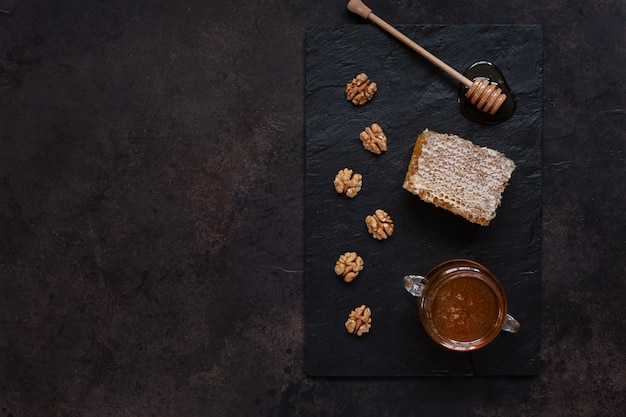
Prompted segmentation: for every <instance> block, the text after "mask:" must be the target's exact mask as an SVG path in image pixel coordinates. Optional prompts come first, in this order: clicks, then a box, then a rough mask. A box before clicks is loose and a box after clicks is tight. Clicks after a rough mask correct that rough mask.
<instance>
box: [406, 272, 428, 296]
mask: <svg viewBox="0 0 626 417" xmlns="http://www.w3.org/2000/svg"><path fill="white" fill-rule="evenodd" d="M402 280H403V281H404V289H405V290H407V291H408V292H409V293H411V294H412V295H414V296H415V297H421V296H422V292H424V288H425V287H426V283H427V282H428V280H427V279H426V278H424V277H423V276H421V275H407V276H405V277H404V278H403V279H402Z"/></svg>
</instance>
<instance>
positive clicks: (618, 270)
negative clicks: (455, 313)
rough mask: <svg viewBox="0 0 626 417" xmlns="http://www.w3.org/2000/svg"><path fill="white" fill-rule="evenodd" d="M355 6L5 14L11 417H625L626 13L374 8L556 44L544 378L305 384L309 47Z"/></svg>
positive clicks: (4, 248) (2, 384)
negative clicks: (316, 29) (509, 30)
mask: <svg viewBox="0 0 626 417" xmlns="http://www.w3.org/2000/svg"><path fill="white" fill-rule="evenodd" d="M345 3H346V2H342V1H330V0H322V1H316V2H311V3H310V4H309V3H305V2H302V1H293V2H282V1H276V0H268V1H265V2H245V1H241V0H230V1H211V2H206V1H197V0H187V1H185V0H183V1H179V2H175V1H163V0H155V1H132V0H131V1H121V0H111V1H95V0H91V1H88V0H84V1H79V0H67V1H63V2H51V1H47V0H46V1H44V0H13V1H11V0H1V1H0V10H2V12H0V141H1V144H0V274H1V281H0V297H1V298H0V303H1V304H0V416H2V417H9V416H12V417H24V416H97V417H99V416H181V415H185V416H233V415H237V416H257V415H261V416H292V415H300V416H307V415H309V416H329V415H333V416H359V415H360V416H370V415H371V416H391V415H401V414H404V415H406V414H419V415H424V416H434V415H437V416H443V415H463V416H502V415H507V416H527V415H529V416H550V417H552V416H609V415H616V416H617V415H620V414H621V413H622V410H623V409H625V408H626V400H625V394H624V392H625V391H626V382H625V381H626V375H625V373H626V363H625V361H626V359H624V358H625V355H624V354H623V346H624V344H625V342H626V341H625V336H624V334H625V332H624V329H623V317H624V315H625V314H626V307H625V304H624V301H623V295H624V293H625V288H624V286H625V284H624V279H625V275H626V274H625V272H626V271H625V268H624V249H625V246H626V245H625V242H626V238H625V237H624V236H626V230H625V222H624V214H625V207H626V199H625V196H624V185H623V180H624V162H625V159H626V157H625V156H624V141H625V139H624V136H623V134H624V127H625V125H624V98H625V95H624V91H623V81H622V79H621V78H622V77H623V68H624V64H625V63H624V57H625V56H626V53H625V51H624V48H625V42H624V41H625V36H626V35H625V34H624V30H623V28H624V23H625V19H624V2H623V1H621V0H601V1H594V2H589V1H586V0H585V1H582V0H572V1H558V0H556V1H549V2H543V1H535V0H530V1H529V0H524V1H521V0H512V1H510V2H506V3H503V2H502V1H495V0H485V1H480V2H475V1H471V2H462V3H461V2H456V1H449V0H440V1H436V2H426V1H403V0H398V1H395V2H383V1H379V0H376V1H374V0H371V1H369V2H368V5H369V6H370V7H372V9H374V11H375V12H376V13H377V14H378V15H380V16H381V17H383V18H385V19H386V20H387V21H389V22H390V23H426V24H428V23H434V24H465V23H497V24H519V23H521V24H540V25H542V27H543V29H544V112H543V119H544V135H543V140H544V162H543V167H544V171H543V174H544V176H543V178H544V183H543V191H544V196H545V199H544V206H543V228H542V233H543V282H542V284H543V290H542V303H543V310H542V348H541V372H540V374H539V375H538V376H537V377H530V378H434V379H433V378H411V379H406V378H404V379H312V378H307V377H305V375H304V371H303V363H304V327H303V323H304V321H303V293H304V290H303V274H302V271H303V265H304V227H303V225H304V52H305V48H304V39H305V30H306V29H307V28H308V27H309V26H310V25H313V24H364V22H363V21H362V20H361V19H360V18H358V17H356V16H352V15H349V14H348V12H346V11H345ZM5 10H7V11H10V12H12V13H5V12H4V11H5ZM358 359H359V358H354V360H358Z"/></svg>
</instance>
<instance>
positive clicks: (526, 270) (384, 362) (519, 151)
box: [305, 23, 542, 376]
mask: <svg viewBox="0 0 626 417" xmlns="http://www.w3.org/2000/svg"><path fill="white" fill-rule="evenodd" d="M396 27H397V28H398V29H399V30H401V31H402V32H403V33H405V34H406V35H407V36H409V37H410V38H411V39H413V40H415V41H416V42H418V43H420V44H421V45H422V46H423V47H425V48H426V49H428V50H429V51H431V52H432V53H433V54H435V55H437V56H438V57H439V58H440V59H442V60H443V61H444V62H446V63H448V64H449V65H450V66H452V67H453V68H456V69H457V70H459V71H460V72H463V71H464V70H465V69H466V68H467V67H469V66H470V65H471V64H472V63H474V62H476V61H479V60H487V61H491V62H493V63H494V64H496V66H497V67H498V68H499V69H500V70H501V71H502V72H503V73H504V75H505V77H506V78H507V81H508V83H509V85H510V86H511V88H512V89H513V91H514V93H515V95H516V97H517V101H518V104H517V111H516V113H515V114H514V116H513V117H512V118H511V119H510V120H508V121H506V122H505V123H502V124H499V125H495V126H489V125H482V124H479V123H476V122H473V121H470V120H468V119H466V118H465V117H464V116H462V114H461V113H460V111H459V105H458V101H457V96H456V94H457V88H458V83H457V82H456V81H454V80H453V79H451V78H450V77H449V76H448V75H446V74H445V73H443V72H442V71H441V70H439V69H437V68H436V67H434V66H433V65H432V64H430V63H428V62H427V61H426V60H424V59H423V58H422V57H420V56H419V55H417V54H416V53H415V52H413V51H411V50H409V49H408V48H407V47H406V46H404V45H402V44H401V43H400V42H398V41H396V40H395V39H394V38H392V37H390V36H389V35H388V34H386V33H385V32H383V31H382V30H380V29H379V28H377V27H376V26H374V25H372V24H368V23H365V24H363V25H354V26H341V27H327V26H316V27H312V28H310V29H309V30H308V32H307V38H306V209H305V211H306V222H305V223H306V224H305V227H306V267H305V298H306V299H305V306H306V307H305V325H306V345H305V349H306V365H305V366H306V371H307V373H308V374H309V375H311V376H418V375H532V374H536V373H537V372H538V371H539V365H540V364H539V346H540V336H541V328H540V319H541V157H542V152H541V128H542V119H541V110H542V30H541V28H540V27H538V26H508V25H506V26H505V25H497V26H494V25H462V26H457V25H455V26H448V25H445V26H442V25H396ZM360 72H365V73H367V74H368V75H369V76H370V78H371V79H372V80H373V81H375V82H377V84H378V92H377V93H376V95H375V96H374V98H373V99H372V101H370V102H368V103H367V104H365V105H364V106H361V107H358V106H354V105H352V104H351V103H350V102H348V101H347V100H346V98H345V85H346V83H348V82H350V80H351V79H352V78H353V77H354V76H356V75H357V74H358V73H360ZM373 122H377V123H379V124H380V125H381V126H382V127H383V129H384V131H385V133H386V135H387V138H388V146H389V150H388V152H387V153H385V154H383V155H380V156H377V155H374V154H372V153H370V152H368V151H366V150H365V149H363V147H362V145H361V142H360V140H359V133H360V132H361V130H363V129H364V128H365V127H366V126H369V125H370V124H371V123H373ZM425 128H428V129H430V130H435V131H439V132H443V133H454V134H458V135H460V136H462V137H464V138H466V139H470V140H472V141H473V142H474V143H476V144H478V145H481V146H487V147H490V148H493V149H496V150H499V151H501V152H503V153H505V154H506V155H507V156H508V157H509V158H511V159H512V160H513V161H514V162H515V164H516V165H517V168H516V170H515V171H514V173H513V175H512V178H511V180H510V183H509V186H508V188H507V189H506V190H505V193H504V196H503V200H502V205H501V206H500V207H499V209H498V212H497V217H496V219H495V220H494V221H492V223H491V225H489V226H488V227H482V226H479V225H474V224H472V223H469V222H468V221H466V220H464V219H462V218H461V217H459V216H455V215H454V214H451V213H449V212H447V211H445V210H442V209H439V208H437V207H435V206H432V205H430V204H426V203H424V202H422V201H421V200H420V199H419V198H418V197H417V196H414V195H412V194H410V193H409V192H407V191H405V190H404V189H403V188H402V182H403V179H404V175H405V172H406V168H407V165H408V162H409V159H410V157H411V152H412V149H413V146H414V143H415V139H416V137H417V135H418V134H419V133H420V132H421V131H422V130H424V129H425ZM345 167H349V168H352V169H354V170H355V171H356V172H359V173H361V174H362V175H363V189H362V191H361V192H360V193H359V195H358V196H357V197H356V198H354V199H349V198H347V197H345V196H343V195H340V194H337V193H336V192H335V190H334V187H333V179H334V177H335V175H336V173H337V171H339V170H340V169H342V168H345ZM377 208H382V209H384V210H386V211H387V212H388V213H389V214H390V216H391V217H392V218H393V220H394V222H395V227H396V229H395V232H394V234H393V236H391V238H389V239H388V240H385V241H377V240H375V239H373V238H372V237H371V236H370V235H369V234H368V233H367V230H366V226H365V223H364V219H365V217H366V216H367V215H368V214H372V213H373V212H374V211H375V210H376V209H377ZM346 251H356V252H358V253H359V255H361V256H362V257H363V259H364V261H365V269H364V270H363V272H361V274H360V275H359V276H358V277H357V279H356V280H355V281H354V282H352V283H351V284H345V283H344V282H343V281H342V280H341V279H340V278H339V277H337V276H336V275H335V274H334V271H333V267H334V264H335V261H336V260H337V258H338V257H339V255H340V254H342V253H344V252H346ZM459 257H464V258H469V259H473V260H475V261H478V262H480V263H482V264H484V265H485V266H487V267H488V268H489V269H490V270H491V271H492V272H493V273H494V274H495V275H496V276H497V277H499V279H500V281H501V282H502V284H503V286H504V288H505V289H506V291H507V294H508V299H509V312H510V313H511V314H512V315H513V316H515V317H516V318H517V319H518V320H519V321H520V322H521V324H522V327H521V330H520V331H519V333H517V334H508V333H501V334H500V335H499V336H498V337H497V338H496V340H495V341H494V342H492V344H490V345H489V346H487V347H485V348H483V349H481V350H478V351H476V352H473V353H457V352H451V351H448V350H446V349H444V348H441V347H439V346H437V345H435V343H434V342H432V341H431V340H430V339H428V337H427V335H426V334H425V332H424V331H423V329H422V327H421V325H420V323H419V320H418V317H417V312H416V300H415V298H413V297H412V296H410V295H409V294H408V293H407V292H405V290H404V288H403V285H402V277H403V276H404V275H406V274H408V273H413V274H425V273H426V272H427V271H428V270H429V269H430V268H431V267H433V266H435V265H436V264H438V263H439V262H442V261H444V260H447V259H451V258H459ZM361 304H366V305H368V306H369V307H371V309H372V329H371V332H370V333H368V334H366V335H364V336H363V337H357V336H354V335H350V334H348V333H347V332H346V331H345V329H344V327H343V326H344V325H343V323H344V321H345V320H346V319H347V316H348V313H349V312H350V310H351V309H353V308H355V307H357V306H359V305H361Z"/></svg>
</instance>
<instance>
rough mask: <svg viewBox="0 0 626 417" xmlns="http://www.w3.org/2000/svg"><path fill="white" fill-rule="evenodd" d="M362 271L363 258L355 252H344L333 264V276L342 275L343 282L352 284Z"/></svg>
mask: <svg viewBox="0 0 626 417" xmlns="http://www.w3.org/2000/svg"><path fill="white" fill-rule="evenodd" d="M362 270H363V258H361V257H360V256H359V255H357V254H356V252H346V253H344V254H343V255H341V256H340V257H339V259H338V260H337V263H335V274H337V275H343V280H344V281H345V282H352V281H353V280H354V278H356V276H357V275H359V272H361V271H362Z"/></svg>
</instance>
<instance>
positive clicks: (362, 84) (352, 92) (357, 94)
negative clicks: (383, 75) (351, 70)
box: [346, 72, 378, 106]
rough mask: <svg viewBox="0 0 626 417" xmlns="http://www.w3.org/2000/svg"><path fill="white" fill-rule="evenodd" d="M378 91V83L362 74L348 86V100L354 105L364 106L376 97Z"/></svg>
mask: <svg viewBox="0 0 626 417" xmlns="http://www.w3.org/2000/svg"><path fill="white" fill-rule="evenodd" d="M376 90H378V87H377V86H376V83H374V82H372V81H371V80H370V79H369V78H368V76H367V74H365V73H364V72H362V73H360V74H359V75H357V76H356V77H354V78H353V79H352V81H351V82H349V83H348V84H346V99H348V101H351V102H352V104H354V105H357V106H362V105H363V104H365V103H367V102H368V101H370V100H371V99H372V97H374V93H375V92H376Z"/></svg>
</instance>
